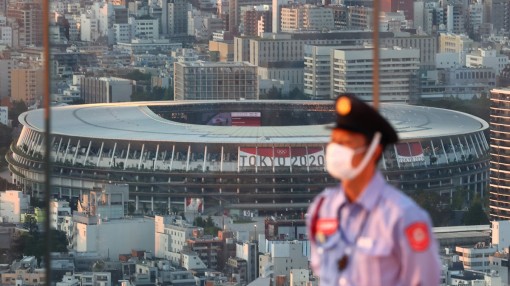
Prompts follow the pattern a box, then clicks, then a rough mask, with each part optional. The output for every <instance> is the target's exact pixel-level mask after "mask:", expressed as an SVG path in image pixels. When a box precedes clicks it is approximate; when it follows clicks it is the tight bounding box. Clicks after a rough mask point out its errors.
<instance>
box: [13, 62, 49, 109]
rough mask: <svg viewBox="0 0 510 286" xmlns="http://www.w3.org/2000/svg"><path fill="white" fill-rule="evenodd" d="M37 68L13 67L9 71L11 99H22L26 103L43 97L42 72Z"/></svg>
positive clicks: (28, 103)
mask: <svg viewBox="0 0 510 286" xmlns="http://www.w3.org/2000/svg"><path fill="white" fill-rule="evenodd" d="M41 71H42V70H41V69H38V68H13V69H12V71H11V99H12V100H22V101H24V102H25V104H27V105H32V104H34V103H35V102H36V101H41V100H42V97H43V89H42V88H40V87H41V86H42V85H43V73H42V72H41Z"/></svg>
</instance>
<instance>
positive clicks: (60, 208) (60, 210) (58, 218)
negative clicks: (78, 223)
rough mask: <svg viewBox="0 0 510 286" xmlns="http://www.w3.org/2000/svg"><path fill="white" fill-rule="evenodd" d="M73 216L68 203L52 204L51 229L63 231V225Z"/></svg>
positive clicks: (52, 202) (57, 202)
mask: <svg viewBox="0 0 510 286" xmlns="http://www.w3.org/2000/svg"><path fill="white" fill-rule="evenodd" d="M70 215H71V207H70V206H69V202H67V201H51V202H50V217H51V218H50V227H51V228H53V229H57V230H62V223H63V222H64V220H65V218H66V217H69V216H70Z"/></svg>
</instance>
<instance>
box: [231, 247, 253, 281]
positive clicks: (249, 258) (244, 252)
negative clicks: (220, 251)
mask: <svg viewBox="0 0 510 286" xmlns="http://www.w3.org/2000/svg"><path fill="white" fill-rule="evenodd" d="M257 255H258V246H257V243H256V242H238V243H237V244H236V257H238V258H241V259H244V260H246V268H247V269H246V282H248V283H250V282H251V281H253V280H255V279H256V278H257V277H258V267H257V262H258V261H257Z"/></svg>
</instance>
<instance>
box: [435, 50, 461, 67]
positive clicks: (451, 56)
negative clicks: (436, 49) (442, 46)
mask: <svg viewBox="0 0 510 286" xmlns="http://www.w3.org/2000/svg"><path fill="white" fill-rule="evenodd" d="M464 62H465V58H463V57H462V56H461V53H437V54H436V68H438V69H449V68H454V67H459V66H462V65H463V64H462V63H464Z"/></svg>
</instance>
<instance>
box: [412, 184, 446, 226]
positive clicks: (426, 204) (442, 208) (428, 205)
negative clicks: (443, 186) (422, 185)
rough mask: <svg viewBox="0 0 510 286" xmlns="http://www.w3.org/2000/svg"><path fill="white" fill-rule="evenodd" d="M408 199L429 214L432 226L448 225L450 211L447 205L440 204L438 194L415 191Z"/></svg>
mask: <svg viewBox="0 0 510 286" xmlns="http://www.w3.org/2000/svg"><path fill="white" fill-rule="evenodd" d="M410 197H411V198H412V199H414V201H415V202H416V203H417V204H418V205H420V206H421V207H422V208H423V209H425V210H426V211H427V212H428V213H429V215H430V218H431V219H432V223H433V224H434V226H446V225H448V224H449V223H450V218H451V215H452V211H451V209H450V207H449V206H448V205H445V204H441V196H440V195H439V194H438V193H436V192H433V191H423V190H416V191H414V192H413V193H411V194H410Z"/></svg>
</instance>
